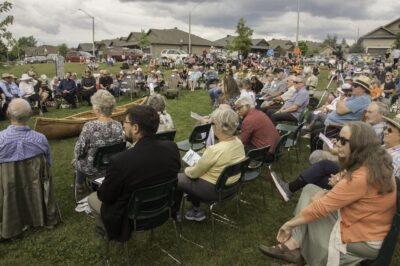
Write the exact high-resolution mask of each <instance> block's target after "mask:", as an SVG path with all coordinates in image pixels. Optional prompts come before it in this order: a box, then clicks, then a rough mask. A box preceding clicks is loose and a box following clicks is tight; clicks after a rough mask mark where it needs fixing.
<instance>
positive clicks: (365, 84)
mask: <svg viewBox="0 0 400 266" xmlns="http://www.w3.org/2000/svg"><path fill="white" fill-rule="evenodd" d="M354 84H355V85H358V86H360V87H362V88H364V89H365V90H367V91H370V89H371V88H370V87H371V79H370V78H369V77H366V76H363V75H361V76H359V77H358V78H357V79H356V80H355V81H354V82H353V85H354Z"/></svg>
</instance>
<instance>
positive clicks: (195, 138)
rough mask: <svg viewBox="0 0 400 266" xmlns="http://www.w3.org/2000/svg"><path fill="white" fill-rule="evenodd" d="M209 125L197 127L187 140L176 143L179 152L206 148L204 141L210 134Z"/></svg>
mask: <svg viewBox="0 0 400 266" xmlns="http://www.w3.org/2000/svg"><path fill="white" fill-rule="evenodd" d="M210 128H211V124H204V125H197V126H195V127H194V128H193V130H192V133H190V137H189V139H186V140H183V141H179V142H178V143H176V145H177V146H178V149H179V150H180V151H185V152H186V151H188V150H190V149H192V150H194V151H199V150H201V149H203V148H205V147H206V144H205V143H206V140H207V139H208V135H209V134H210Z"/></svg>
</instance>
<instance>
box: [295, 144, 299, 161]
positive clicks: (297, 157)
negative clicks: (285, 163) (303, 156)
mask: <svg viewBox="0 0 400 266" xmlns="http://www.w3.org/2000/svg"><path fill="white" fill-rule="evenodd" d="M294 150H295V151H296V160H297V163H300V161H299V150H298V148H297V145H296V146H295V147H294Z"/></svg>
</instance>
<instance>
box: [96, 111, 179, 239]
mask: <svg viewBox="0 0 400 266" xmlns="http://www.w3.org/2000/svg"><path fill="white" fill-rule="evenodd" d="M159 122H160V119H159V116H158V114H157V112H156V111H155V110H154V109H153V108H152V107H150V106H135V107H133V108H131V109H129V110H128V111H127V115H126V117H125V121H124V130H125V137H126V139H127V140H128V141H132V142H133V143H134V146H133V148H131V149H129V150H127V151H124V152H121V153H118V154H117V155H115V156H113V157H111V159H110V164H109V167H108V168H107V173H106V176H105V179H104V181H103V183H102V185H101V186H100V188H99V189H98V190H97V192H94V193H92V194H91V195H90V196H89V199H88V202H89V206H90V207H91V208H92V209H93V211H94V213H95V214H100V216H101V221H102V222H103V223H104V227H105V229H106V231H107V234H108V237H109V239H112V240H117V241H126V240H128V239H129V235H130V232H131V228H130V225H129V221H128V218H127V216H126V212H127V207H128V202H129V198H130V196H131V194H132V192H133V191H135V190H137V189H138V188H142V187H145V186H150V185H155V184H159V183H162V182H165V181H168V180H172V179H174V178H176V177H177V174H178V171H179V169H180V156H179V151H178V148H177V146H176V144H175V143H174V142H172V141H161V140H156V139H155V138H154V134H155V133H156V131H157V129H158V125H159Z"/></svg>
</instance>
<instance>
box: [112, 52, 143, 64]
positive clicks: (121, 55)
mask: <svg viewBox="0 0 400 266" xmlns="http://www.w3.org/2000/svg"><path fill="white" fill-rule="evenodd" d="M143 54H144V53H143V52H142V51H141V50H139V49H110V50H109V51H108V52H107V56H108V57H112V58H113V59H114V60H115V61H117V62H122V61H125V60H129V59H130V60H132V61H134V62H140V61H141V60H142V58H143Z"/></svg>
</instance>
